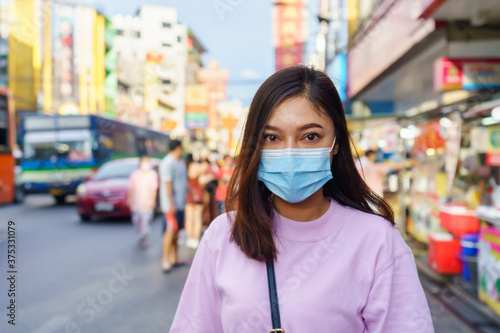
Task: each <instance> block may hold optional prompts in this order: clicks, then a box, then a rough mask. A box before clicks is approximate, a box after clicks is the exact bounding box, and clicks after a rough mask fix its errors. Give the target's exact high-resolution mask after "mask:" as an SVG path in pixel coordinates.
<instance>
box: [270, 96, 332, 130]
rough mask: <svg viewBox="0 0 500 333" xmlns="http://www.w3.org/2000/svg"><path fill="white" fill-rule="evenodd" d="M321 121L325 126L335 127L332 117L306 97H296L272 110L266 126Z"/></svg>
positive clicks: (285, 125) (300, 124) (298, 124)
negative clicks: (318, 108)
mask: <svg viewBox="0 0 500 333" xmlns="http://www.w3.org/2000/svg"><path fill="white" fill-rule="evenodd" d="M312 122H315V123H320V124H321V125H322V126H323V127H333V122H332V120H331V119H330V117H329V116H328V115H327V114H326V113H324V112H321V111H320V112H318V110H317V109H316V108H314V107H313V106H312V105H311V103H310V102H309V101H308V100H307V99H306V98H304V97H294V98H291V99H289V100H286V101H284V102H283V103H281V104H279V105H278V106H277V107H276V108H275V109H274V110H273V111H272V112H271V115H270V117H269V120H268V122H267V124H266V126H272V127H291V126H293V127H299V126H302V125H304V124H306V123H312Z"/></svg>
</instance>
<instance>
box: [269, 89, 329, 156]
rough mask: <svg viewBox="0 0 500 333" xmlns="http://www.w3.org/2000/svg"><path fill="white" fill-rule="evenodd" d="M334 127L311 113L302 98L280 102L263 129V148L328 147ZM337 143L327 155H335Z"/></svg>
mask: <svg viewBox="0 0 500 333" xmlns="http://www.w3.org/2000/svg"><path fill="white" fill-rule="evenodd" d="M334 137H335V128H334V126H333V122H332V120H331V118H330V117H328V116H327V115H325V114H322V113H321V114H320V113H318V112H317V111H315V110H314V109H313V108H312V107H311V106H310V105H309V102H308V101H307V100H306V99H305V98H304V97H294V98H291V99H289V100H287V101H285V102H283V103H281V104H280V105H279V106H278V107H277V108H276V109H275V110H274V111H273V112H272V113H271V116H270V117H269V121H268V123H267V124H266V127H265V128H264V138H263V140H264V147H263V149H285V148H301V149H304V148H331V147H332V144H333V139H334ZM337 147H338V146H337V144H335V147H334V148H333V149H332V152H331V156H333V155H335V154H336V153H337Z"/></svg>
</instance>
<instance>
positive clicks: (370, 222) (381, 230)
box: [337, 204, 411, 262]
mask: <svg viewBox="0 0 500 333" xmlns="http://www.w3.org/2000/svg"><path fill="white" fill-rule="evenodd" d="M337 205H338V206H339V207H337V208H338V209H339V210H340V214H339V215H338V216H339V218H340V219H341V220H342V221H344V223H343V228H342V229H343V233H345V234H346V236H350V237H351V238H352V239H357V241H358V242H359V243H358V244H359V246H360V247H361V248H362V250H363V252H364V253H372V254H373V255H376V256H377V262H385V261H387V262H389V261H391V260H393V258H395V257H397V256H399V255H401V254H403V253H405V252H410V251H411V250H410V248H409V247H408V245H407V244H406V243H405V241H404V240H403V237H402V236H401V234H400V233H399V230H398V229H397V228H396V227H395V226H394V225H393V224H392V223H391V222H389V221H388V220H387V219H385V218H383V217H381V216H378V215H374V214H369V213H365V212H363V211H360V210H358V209H355V208H352V207H347V206H341V205H339V204H337Z"/></svg>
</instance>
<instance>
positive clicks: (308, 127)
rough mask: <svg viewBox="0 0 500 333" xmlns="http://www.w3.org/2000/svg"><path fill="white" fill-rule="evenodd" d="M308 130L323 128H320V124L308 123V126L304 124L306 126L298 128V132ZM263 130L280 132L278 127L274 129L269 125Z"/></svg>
mask: <svg viewBox="0 0 500 333" xmlns="http://www.w3.org/2000/svg"><path fill="white" fill-rule="evenodd" d="M310 128H321V129H322V128H323V126H321V125H320V124H316V123H310V124H306V125H303V126H300V127H299V128H298V130H299V131H304V130H306V129H310ZM264 129H266V130H270V131H280V129H279V128H278V127H275V126H271V125H266V126H265V127H264Z"/></svg>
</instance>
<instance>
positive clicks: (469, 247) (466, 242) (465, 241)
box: [460, 233, 479, 257]
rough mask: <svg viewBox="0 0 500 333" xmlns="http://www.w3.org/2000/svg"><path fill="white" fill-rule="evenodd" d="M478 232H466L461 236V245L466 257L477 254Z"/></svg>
mask: <svg viewBox="0 0 500 333" xmlns="http://www.w3.org/2000/svg"><path fill="white" fill-rule="evenodd" d="M478 240H479V234H478V233H470V234H464V235H462V236H461V237H460V247H461V250H462V254H463V255H464V256H465V257H473V256H477V252H478V250H477V242H478Z"/></svg>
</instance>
